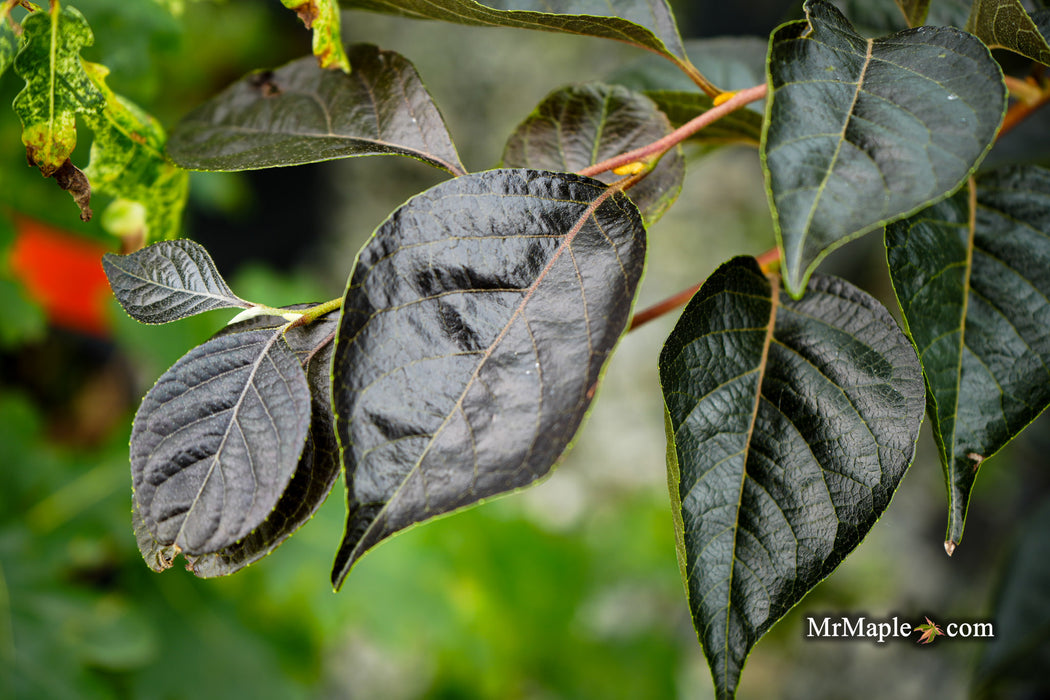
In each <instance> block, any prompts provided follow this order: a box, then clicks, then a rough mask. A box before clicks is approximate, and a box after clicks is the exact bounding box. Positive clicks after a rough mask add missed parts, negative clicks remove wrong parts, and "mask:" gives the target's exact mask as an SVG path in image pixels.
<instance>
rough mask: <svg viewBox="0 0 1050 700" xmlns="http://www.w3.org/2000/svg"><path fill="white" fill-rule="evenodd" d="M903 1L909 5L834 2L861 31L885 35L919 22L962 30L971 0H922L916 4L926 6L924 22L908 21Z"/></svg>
mask: <svg viewBox="0 0 1050 700" xmlns="http://www.w3.org/2000/svg"><path fill="white" fill-rule="evenodd" d="M902 2H903V3H904V4H908V0H834V2H833V3H832V4H833V5H835V7H837V8H838V9H839V10H840V11H841V12H842V14H844V15H845V16H846V17H849V20H850V22H851V23H852V24H853V27H854V28H855V29H856V30H857V31H858V32H860V33H861V34H862V35H864V36H872V37H880V36H885V35H886V34H892V33H893V32H899V31H901V30H903V29H908V27H910V26H919V25H931V26H936V27H955V28H957V29H962V28H963V27H965V26H966V18H967V17H969V15H970V4H971V0H936V1H935V2H925V3H923V2H922V0H919V3H916V4H925V5H926V17H925V18H924V20H923V21H922V22H918V23H915V24H909V23H908V19H907V16H906V15H905V14H904V13H903V12H901V3H902Z"/></svg>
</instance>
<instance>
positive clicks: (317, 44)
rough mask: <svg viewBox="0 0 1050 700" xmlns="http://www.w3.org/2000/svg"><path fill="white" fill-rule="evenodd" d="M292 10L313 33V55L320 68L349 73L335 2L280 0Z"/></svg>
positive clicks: (329, 0) (326, 0)
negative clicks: (335, 69) (336, 69)
mask: <svg viewBox="0 0 1050 700" xmlns="http://www.w3.org/2000/svg"><path fill="white" fill-rule="evenodd" d="M281 2H282V3H283V4H284V6H285V7H287V8H288V9H290V10H294V11H295V13H296V14H297V15H299V19H301V20H302V21H303V24H305V25H306V28H307V29H312V30H313V33H314V43H313V48H314V55H315V56H317V62H318V64H320V66H321V67H322V68H333V69H334V68H338V69H339V70H342V71H343V72H345V73H349V72H350V60H349V59H348V58H347V57H346V51H345V50H344V49H343V39H342V35H341V33H340V31H339V4H338V3H337V2H336V0H281Z"/></svg>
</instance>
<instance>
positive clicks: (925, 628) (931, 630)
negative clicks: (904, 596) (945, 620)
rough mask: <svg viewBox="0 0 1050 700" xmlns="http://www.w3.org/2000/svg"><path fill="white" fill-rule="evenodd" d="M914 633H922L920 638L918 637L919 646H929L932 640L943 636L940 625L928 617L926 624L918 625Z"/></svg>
mask: <svg viewBox="0 0 1050 700" xmlns="http://www.w3.org/2000/svg"><path fill="white" fill-rule="evenodd" d="M915 631H916V632H922V636H921V637H919V641H918V643H919V644H929V643H930V642H932V641H933V640H934V639H936V638H937V637H939V636H941V635H942V634H944V630H942V629H941V627H940V625H938V624H937V623H936V622H934V621H933V620H931V619H930V618H928V617H927V618H926V624H925V625H919V626H918V627H916V628H915Z"/></svg>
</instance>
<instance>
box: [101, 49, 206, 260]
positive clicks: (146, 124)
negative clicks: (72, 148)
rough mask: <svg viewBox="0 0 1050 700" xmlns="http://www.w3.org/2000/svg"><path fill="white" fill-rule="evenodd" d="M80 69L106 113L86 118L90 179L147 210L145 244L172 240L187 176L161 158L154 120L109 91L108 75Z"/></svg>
mask: <svg viewBox="0 0 1050 700" xmlns="http://www.w3.org/2000/svg"><path fill="white" fill-rule="evenodd" d="M84 68H85V69H86V71H87V74H88V76H89V77H90V79H91V81H92V83H93V84H94V86H95V87H96V89H97V90H98V91H99V92H100V94H102V95H103V96H104V97H105V101H106V105H105V109H103V110H101V111H99V112H98V113H95V114H90V115H86V116H87V118H86V121H87V122H88V125H89V126H90V127H91V129H92V130H93V131H94V132H95V140H94V141H93V142H92V144H91V162H90V164H89V165H88V167H87V172H86V174H87V176H88V178H89V179H90V180H91V183H92V184H93V185H94V187H95V190H96V191H97V192H102V193H104V194H108V195H112V196H113V197H117V198H119V199H123V200H130V201H133V202H137V203H139V204H141V205H142V206H143V207H145V209H146V216H145V230H144V231H142V232H141V233H142V236H143V242H150V241H156V240H161V239H167V238H174V237H175V236H176V235H177V234H178V232H179V223H180V219H181V215H182V209H183V206H184V205H185V203H186V194H187V192H188V183H189V177H188V174H187V173H186V171H184V170H182V169H181V168H179V167H178V166H176V165H173V164H172V163H169V162H168V160H167V158H166V157H165V155H164V143H165V138H166V137H165V134H164V130H163V129H162V128H161V126H160V124H159V123H158V122H157V120H156V119H154V118H153V117H151V116H150V115H148V114H146V113H145V112H143V111H142V110H141V109H139V108H138V107H137V106H136V105H134V104H132V103H131V102H129V101H127V100H125V99H124V98H122V97H120V96H119V95H117V94H116V93H114V92H113V91H112V90H110V89H109V87H108V86H107V85H106V76H107V75H108V74H109V69H107V68H106V67H105V66H102V65H99V64H97V63H85V64H84ZM123 235H125V236H126V235H127V232H126V231H124V232H123Z"/></svg>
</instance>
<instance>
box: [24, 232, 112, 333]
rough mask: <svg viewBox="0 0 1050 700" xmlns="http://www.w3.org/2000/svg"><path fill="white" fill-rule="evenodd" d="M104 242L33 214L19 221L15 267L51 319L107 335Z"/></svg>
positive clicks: (58, 322)
mask: <svg viewBox="0 0 1050 700" xmlns="http://www.w3.org/2000/svg"><path fill="white" fill-rule="evenodd" d="M107 252H109V249H108V248H106V247H105V246H104V245H102V244H100V243H97V242H94V241H88V240H85V239H83V238H80V237H78V236H75V235H73V234H69V233H65V232H63V231H60V230H58V229H55V228H51V227H50V226H47V225H45V224H41V223H40V222H37V221H33V220H31V219H23V218H18V219H16V220H15V243H14V246H13V247H12V249H11V256H10V261H11V272H12V274H13V275H14V277H15V278H16V279H18V280H19V281H21V282H22V284H24V285H25V287H26V290H27V292H28V293H29V295H30V296H31V297H32V298H33V300H34V301H36V302H37V303H39V304H40V305H41V306H43V307H44V312H45V313H46V314H47V318H48V320H49V321H50V322H51V323H53V324H54V325H56V326H61V327H62V328H67V329H70V330H75V331H81V332H84V333H90V334H91V335H97V336H106V335H108V334H109V330H110V329H109V319H108V317H107V316H106V304H107V302H108V299H109V296H110V292H109V282H108V281H107V280H106V275H105V273H104V272H103V271H102V255H103V253H107Z"/></svg>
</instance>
